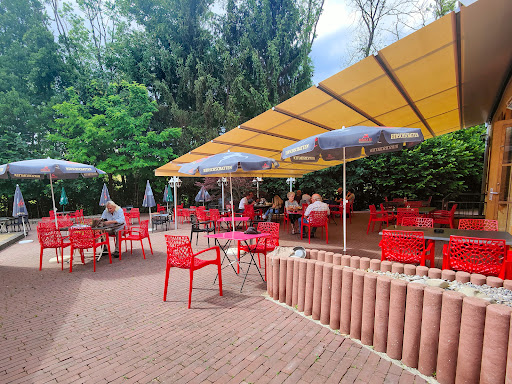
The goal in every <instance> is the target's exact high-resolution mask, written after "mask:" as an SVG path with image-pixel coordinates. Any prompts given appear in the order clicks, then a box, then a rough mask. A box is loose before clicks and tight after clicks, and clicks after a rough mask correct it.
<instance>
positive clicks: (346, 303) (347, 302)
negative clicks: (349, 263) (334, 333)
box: [340, 267, 354, 335]
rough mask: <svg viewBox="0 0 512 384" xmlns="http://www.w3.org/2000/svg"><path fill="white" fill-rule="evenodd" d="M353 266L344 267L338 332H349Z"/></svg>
mask: <svg viewBox="0 0 512 384" xmlns="http://www.w3.org/2000/svg"><path fill="white" fill-rule="evenodd" d="M353 276H354V268H350V267H345V269H344V270H343V278H342V282H341V312H340V333H342V334H344V335H348V334H349V333H350V309H351V307H352V280H353Z"/></svg>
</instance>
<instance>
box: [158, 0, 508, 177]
mask: <svg viewBox="0 0 512 384" xmlns="http://www.w3.org/2000/svg"><path fill="white" fill-rule="evenodd" d="M511 20H512V2H511V1H510V0H479V1H477V2H476V3H474V4H472V5H470V6H468V7H462V8H461V9H460V10H458V11H457V12H451V13H450V14H448V15H446V16H444V17H443V18H441V19H439V20H436V21H435V22H433V23H431V24H429V25H427V26H425V27H423V28H422V29H420V30H418V31H416V32H414V33H412V34H410V35H409V36H407V37H404V38H403V39H401V40H399V41H397V42H396V43H394V44H392V45H390V46H388V47H386V48H384V49H382V50H380V51H379V52H378V54H377V55H375V56H369V57H367V58H365V59H363V60H361V61H360V62H358V63H356V64H354V65H353V66H351V67H349V68H347V69H345V70H343V71H341V72H339V73H337V74H335V75H334V76H331V77H330V78H328V79H326V80H324V81H322V82H320V83H319V84H318V85H317V86H313V87H311V88H309V89H307V90H305V91H304V92H301V93H299V94H298V95H296V96H294V97H292V98H290V99H288V100H286V101H285V102H283V103H281V104H279V105H277V106H276V107H274V108H272V109H270V110H268V111H266V112H264V113H262V114H260V115H258V116H256V117H255V118H253V119H251V120H249V121H247V122H245V123H243V124H241V125H240V126H238V127H237V128H234V129H232V130H230V131H228V132H226V133H225V134H223V135H221V136H219V137H218V138H216V139H214V140H212V141H210V142H208V143H206V144H204V145H202V146H200V147H198V148H196V149H195V150H193V151H191V152H189V153H187V154H185V155H183V156H181V157H179V158H177V159H175V160H173V161H172V162H170V163H168V164H166V165H164V166H162V167H160V168H158V169H156V170H155V174H156V175H157V176H183V174H178V172H177V170H178V169H179V166H180V164H183V163H189V162H191V161H194V160H198V159H200V158H202V157H205V156H210V155H213V154H216V153H220V152H226V151H228V150H229V151H232V152H235V151H239V152H249V153H254V154H257V155H261V156H267V157H272V158H275V159H276V160H278V161H279V163H280V167H279V168H277V169H275V170H274V169H273V170H270V171H262V172H257V173H251V174H247V175H244V176H250V177H255V176H260V177H301V176H302V175H304V174H306V173H310V172H313V171H316V170H320V169H323V168H327V167H331V166H333V165H337V164H340V163H341V162H332V161H331V162H324V161H319V162H318V163H314V164H297V163H291V162H290V161H281V150H282V149H283V148H284V147H287V146H289V145H290V144H293V143H294V142H296V141H299V140H302V139H304V138H306V137H309V136H311V135H314V134H319V133H323V132H326V131H330V130H334V129H339V128H342V127H343V126H354V125H364V126H389V127H414V128H421V129H422V132H423V135H424V137H425V139H428V138H431V137H435V136H439V135H442V134H445V133H448V132H453V131H456V130H458V129H461V128H467V127H472V126H474V125H478V124H482V123H485V122H488V121H490V120H491V119H492V116H493V114H494V112H495V110H496V108H497V104H498V102H499V100H500V99H501V97H502V94H503V91H504V89H505V86H506V84H507V83H508V81H509V80H510V78H511V75H512V44H511V43H510V37H511V36H512V22H511Z"/></svg>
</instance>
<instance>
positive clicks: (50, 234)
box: [37, 221, 62, 248]
mask: <svg viewBox="0 0 512 384" xmlns="http://www.w3.org/2000/svg"><path fill="white" fill-rule="evenodd" d="M37 239H38V240H39V244H41V245H42V246H43V248H56V247H60V246H61V243H62V236H61V234H60V231H59V230H57V229H56V228H55V222H54V221H40V222H39V223H38V224H37Z"/></svg>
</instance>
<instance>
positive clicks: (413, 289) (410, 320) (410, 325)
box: [402, 283, 425, 368]
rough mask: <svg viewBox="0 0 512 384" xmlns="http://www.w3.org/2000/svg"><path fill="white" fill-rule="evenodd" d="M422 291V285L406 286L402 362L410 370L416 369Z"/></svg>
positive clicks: (410, 284)
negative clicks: (410, 368)
mask: <svg viewBox="0 0 512 384" xmlns="http://www.w3.org/2000/svg"><path fill="white" fill-rule="evenodd" d="M424 290H425V285H424V284H416V283H409V284H407V298H406V303H405V320H404V342H403V349H402V362H403V363H404V364H405V365H408V366H409V367H412V368H418V357H419V354H420V337H421V317H422V313H423V291H424Z"/></svg>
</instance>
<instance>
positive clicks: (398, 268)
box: [391, 263, 404, 273]
mask: <svg viewBox="0 0 512 384" xmlns="http://www.w3.org/2000/svg"><path fill="white" fill-rule="evenodd" d="M391 272H393V273H404V265H403V264H402V263H393V265H391Z"/></svg>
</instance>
